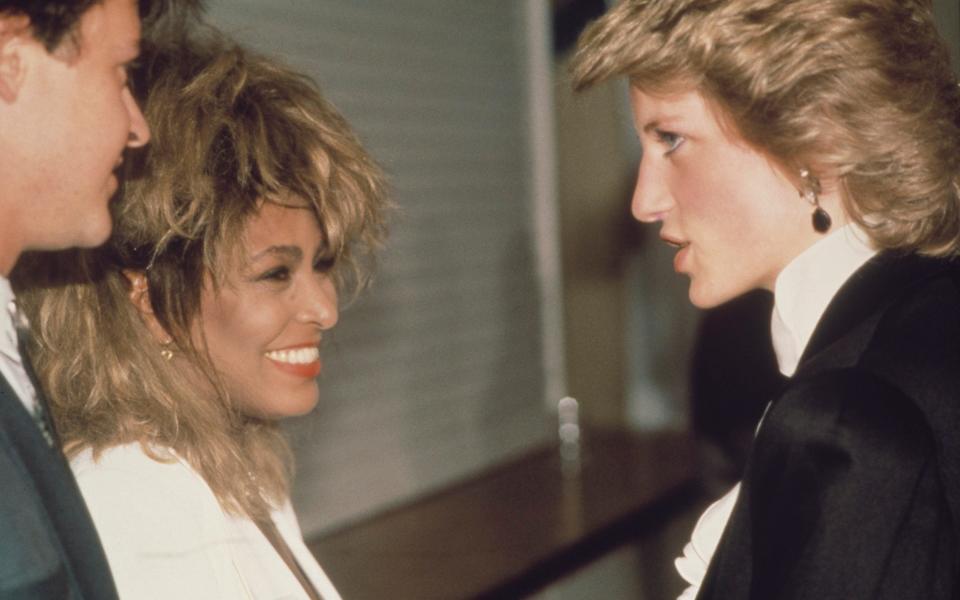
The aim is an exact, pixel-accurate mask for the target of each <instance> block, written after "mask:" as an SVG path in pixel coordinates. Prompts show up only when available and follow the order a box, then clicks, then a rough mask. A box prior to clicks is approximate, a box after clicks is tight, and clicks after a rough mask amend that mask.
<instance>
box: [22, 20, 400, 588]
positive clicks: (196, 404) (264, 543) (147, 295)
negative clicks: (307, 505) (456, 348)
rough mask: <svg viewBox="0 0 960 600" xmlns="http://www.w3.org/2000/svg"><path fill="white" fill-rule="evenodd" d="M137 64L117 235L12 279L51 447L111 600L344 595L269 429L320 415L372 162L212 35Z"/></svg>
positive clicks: (301, 100)
mask: <svg viewBox="0 0 960 600" xmlns="http://www.w3.org/2000/svg"><path fill="white" fill-rule="evenodd" d="M145 65H146V66H145V69H146V72H145V74H146V76H145V79H146V81H147V82H148V83H149V84H150V87H149V93H148V94H147V98H146V101H145V112H146V115H147V119H148V121H149V122H150V123H151V126H152V128H153V131H154V140H153V143H152V144H151V145H150V146H149V148H148V149H147V151H146V152H145V154H144V155H143V156H142V161H141V162H140V163H137V164H134V165H131V168H132V170H133V173H132V174H131V178H130V179H129V180H128V182H127V184H126V186H125V189H124V190H123V194H122V198H121V199H120V200H119V201H118V202H117V203H116V204H115V205H114V207H113V208H114V220H115V228H114V235H113V237H112V238H111V240H110V242H109V243H108V245H107V246H106V247H105V248H104V249H101V250H98V251H91V252H86V253H81V254H79V255H77V256H76V260H75V261H74V260H70V261H67V260H66V259H65V258H64V257H62V256H61V257H58V268H57V269H55V270H50V269H43V268H42V267H44V266H46V265H43V264H42V262H43V261H44V259H43V258H40V257H35V258H34V262H35V263H41V264H33V265H32V270H30V271H29V272H30V273H31V276H30V277H29V278H27V277H26V276H23V275H21V276H20V277H19V279H17V287H18V289H19V290H20V297H21V298H22V299H23V304H24V307H25V310H26V312H27V313H28V314H29V316H30V318H31V321H32V323H33V324H34V325H35V328H36V333H37V334H38V335H37V342H38V344H37V347H36V348H35V349H34V352H33V354H34V356H35V359H36V360H35V364H36V365H37V370H38V375H39V378H40V380H41V383H42V385H43V388H44V389H45V391H46V392H47V394H48V395H49V398H50V404H51V412H52V413H53V417H54V421H55V423H56V426H57V430H58V432H59V434H60V436H61V438H62V440H63V445H64V450H65V452H66V453H67V455H68V456H69V457H70V458H71V466H72V467H73V468H74V470H75V473H76V475H77V480H78V482H79V484H80V488H81V490H82V492H83V494H84V497H85V499H86V501H87V504H88V506H89V508H90V512H91V514H92V516H93V519H94V522H95V524H96V526H97V529H98V531H99V534H100V538H101V540H102V542H103V545H104V548H105V550H106V553H107V557H108V559H109V562H110V566H111V570H112V571H113V574H114V577H115V579H116V582H117V587H118V589H119V591H120V594H121V596H122V597H123V598H133V599H138V598H178V599H189V598H196V599H198V600H199V599H204V600H207V599H211V598H223V599H227V598H230V599H234V598H247V597H252V598H280V597H283V598H318V597H322V598H325V599H326V600H330V599H332V598H337V597H338V595H337V592H336V590H335V589H334V587H333V585H332V584H331V583H330V581H329V580H328V579H327V577H326V575H325V574H324V573H323V571H322V570H321V569H320V567H319V566H318V565H317V564H316V562H315V560H314V559H313V557H312V556H311V555H310V553H309V551H308V550H307V549H306V547H305V546H304V544H303V540H302V538H301V536H300V533H299V529H298V525H297V522H296V518H295V516H294V515H293V512H292V508H291V506H290V503H289V493H288V481H287V479H288V472H289V465H288V460H287V455H288V450H287V446H286V443H285V441H284V440H283V439H282V437H281V435H280V433H279V430H278V428H277V425H276V421H277V419H279V418H282V417H287V416H291V415H299V414H303V413H306V412H308V411H310V410H311V409H312V408H313V407H314V406H315V405H316V403H317V401H318V396H319V392H318V386H317V381H316V377H317V376H318V375H319V374H320V373H321V363H320V347H321V344H322V341H323V339H324V335H325V334H326V332H328V331H329V330H330V329H331V328H332V327H334V325H336V323H337V318H338V293H339V292H341V291H346V292H348V293H353V292H355V291H357V290H358V289H359V288H360V287H361V286H362V284H363V283H364V281H365V280H366V277H367V275H368V273H369V266H370V264H369V262H370V258H371V257H372V253H373V251H374V250H375V249H376V248H377V246H378V245H379V243H380V242H381V240H382V238H383V236H384V222H383V213H384V210H385V207H386V203H387V202H386V199H385V195H384V185H383V181H382V176H381V173H380V170H379V169H378V168H377V166H376V165H375V164H374V163H373V161H372V160H371V159H370V157H369V156H368V155H367V153H366V152H365V151H364V149H363V148H362V147H361V145H360V144H359V142H358V141H357V139H356V138H355V137H354V135H353V134H352V132H351V131H350V128H349V126H348V125H347V123H346V122H345V121H344V120H343V118H342V117H340V115H339V114H338V113H337V112H336V111H335V110H334V108H333V107H332V106H330V104H328V103H327V102H326V101H325V100H324V99H323V98H322V96H321V95H320V93H319V91H318V90H317V88H316V87H315V86H314V84H313V83H312V82H310V81H309V80H308V79H306V78H305V77H303V76H301V75H299V74H297V73H294V72H292V71H290V70H289V69H287V68H285V67H283V66H281V65H279V64H276V63H274V62H272V61H270V60H267V59H265V58H263V57H260V56H256V55H253V54H250V53H248V52H246V51H245V50H243V49H241V48H239V47H237V46H235V45H233V44H232V43H229V42H227V41H225V40H223V39H221V38H220V37H219V36H218V35H217V34H215V33H213V32H211V31H204V32H203V33H202V34H198V35H197V36H196V39H193V40H191V41H190V42H189V43H187V44H185V45H182V46H180V47H178V48H176V49H169V50H165V51H161V52H160V53H158V54H157V55H152V56H148V57H146V63H145ZM68 262H69V264H70V267H69V268H64V265H66V264H68ZM41 272H45V273H46V275H45V276H43V277H40V276H39V275H37V274H39V273H41Z"/></svg>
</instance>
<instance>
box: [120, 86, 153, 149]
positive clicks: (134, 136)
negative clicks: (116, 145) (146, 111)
mask: <svg viewBox="0 0 960 600" xmlns="http://www.w3.org/2000/svg"><path fill="white" fill-rule="evenodd" d="M123 103H124V105H125V106H126V108H127V115H128V116H129V117H130V135H129V136H128V138H127V147H128V148H140V147H141V146H145V145H146V144H147V142H149V141H150V126H149V125H147V120H146V118H144V116H143V113H142V112H141V111H140V106H138V105H137V101H136V100H135V99H134V98H133V94H131V93H130V88H127V89H125V90H123Z"/></svg>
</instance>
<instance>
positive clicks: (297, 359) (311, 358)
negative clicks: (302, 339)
mask: <svg viewBox="0 0 960 600" xmlns="http://www.w3.org/2000/svg"><path fill="white" fill-rule="evenodd" d="M265 356H266V357H267V358H269V359H270V360H275V361H277V362H281V363H286V364H291V365H305V364H309V363H312V362H316V361H318V360H320V349H319V348H317V347H316V346H308V347H306V348H291V349H286V350H271V351H270V352H267V353H265Z"/></svg>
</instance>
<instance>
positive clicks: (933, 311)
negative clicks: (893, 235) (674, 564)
mask: <svg viewBox="0 0 960 600" xmlns="http://www.w3.org/2000/svg"><path fill="white" fill-rule="evenodd" d="M958 524H960V268H958V266H957V265H956V264H954V263H951V262H948V261H944V260H935V259H929V258H921V257H917V256H913V255H909V256H894V255H893V254H890V253H881V254H880V255H878V256H876V257H874V258H873V259H871V260H870V261H868V262H867V263H866V264H865V265H864V266H863V267H861V268H860V269H859V270H858V271H857V272H856V273H855V274H854V275H853V276H852V277H851V278H850V279H849V280H848V281H847V282H846V283H845V284H844V286H843V287H842V288H841V289H840V291H839V292H838V293H837V295H836V297H835V298H834V299H833V301H832V302H831V303H830V305H829V306H828V308H827V310H826V312H825V313H824V315H823V317H822V318H821V320H820V323H819V324H818V325H817V328H816V330H815V331H814V333H813V337H812V338H811V340H810V343H809V344H808V346H807V348H806V350H805V352H804V354H803V356H802V357H801V360H800V364H799V365H798V368H797V372H796V374H795V375H794V376H793V377H792V378H791V379H790V380H789V381H788V382H787V383H786V385H785V389H784V390H783V392H782V393H781V394H780V395H779V396H778V398H777V399H776V400H774V401H773V402H772V403H771V405H770V407H769V409H768V411H767V414H766V416H765V417H764V420H763V424H762V426H761V427H760V430H759V432H758V434H757V437H756V440H755V442H754V448H753V451H752V453H751V456H750V459H749V460H748V462H747V467H746V470H745V473H744V477H743V485H742V488H741V493H740V497H739V499H738V501H737V504H736V506H735V507H734V509H733V513H732V515H731V518H730V521H729V522H728V523H727V527H726V529H725V531H724V534H723V536H722V537H721V540H720V544H719V546H718V548H717V552H716V554H715V555H714V558H713V561H712V562H711V564H710V567H709V569H708V570H707V575H706V577H705V579H704V582H703V585H702V587H701V590H700V594H699V595H698V596H697V598H698V600H746V599H751V600H786V599H791V600H794V599H797V600H799V599H805V600H806V599H809V600H885V599H890V600H912V599H923V600H939V599H945V598H957V597H958V594H960V585H958V540H960V527H958Z"/></svg>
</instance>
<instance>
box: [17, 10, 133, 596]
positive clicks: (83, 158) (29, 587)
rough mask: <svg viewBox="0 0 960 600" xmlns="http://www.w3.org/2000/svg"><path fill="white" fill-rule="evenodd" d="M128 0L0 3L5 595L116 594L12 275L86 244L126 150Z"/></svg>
mask: <svg viewBox="0 0 960 600" xmlns="http://www.w3.org/2000/svg"><path fill="white" fill-rule="evenodd" d="M139 48H140V18H139V14H138V5H137V2H136V0H60V1H44V0H0V486H2V490H0V600H6V599H21V598H22V599H28V598H29V599H31V600H46V599H50V600H54V599H56V600H63V599H67V598H69V599H83V600H92V599H96V600H100V599H116V597H117V593H116V590H115V588H114V585H113V580H112V578H111V576H110V571H109V568H108V565H107V561H106V558H105V557H104V554H103V550H102V548H101V547H100V542H99V540H98V538H97V534H96V531H95V530H94V528H93V525H92V523H91V521H90V516H89V514H88V512H87V509H86V506H85V505H84V503H83V499H82V498H81V496H80V493H79V491H78V489H77V485H76V482H75V481H74V479H73V476H72V474H71V473H70V469H69V467H68V466H67V463H66V462H65V460H64V458H63V455H62V453H61V450H60V447H59V444H58V442H57V439H56V432H55V431H54V429H53V427H52V422H51V421H50V419H49V415H48V414H47V413H46V411H45V410H44V406H45V402H44V399H43V396H42V394H41V393H39V390H37V389H36V386H35V385H34V384H33V380H32V377H31V375H30V367H29V365H28V364H26V362H25V360H24V355H23V353H22V347H23V333H24V331H23V329H24V328H23V327H22V326H21V325H22V323H21V320H20V318H19V316H18V314H17V310H16V304H15V302H14V298H13V292H12V291H11V288H10V283H9V281H8V279H7V277H8V276H9V275H10V271H11V270H12V269H13V267H14V265H15V264H16V263H17V260H18V258H19V257H20V255H21V254H22V253H23V252H25V251H28V250H53V249H61V248H69V247H90V246H96V245H99V244H101V243H102V242H104V241H105V240H106V239H107V237H108V236H109V234H110V229H111V220H110V212H109V208H108V204H109V201H110V198H111V196H112V195H113V194H114V192H115V191H116V189H117V185H118V181H117V175H116V170H117V168H118V167H119V166H120V163H121V162H122V155H123V151H124V149H125V148H126V147H137V146H142V145H143V144H145V143H147V141H148V139H149V136H150V133H149V130H148V128H147V125H146V122H145V121H144V118H143V115H142V114H141V113H140V109H139V108H138V107H137V103H136V101H135V100H134V98H133V96H132V95H131V93H130V89H129V87H128V85H127V77H128V75H127V69H128V65H129V64H130V63H131V62H132V61H133V60H134V59H136V58H137V55H138V53H139V51H140V50H139Z"/></svg>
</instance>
